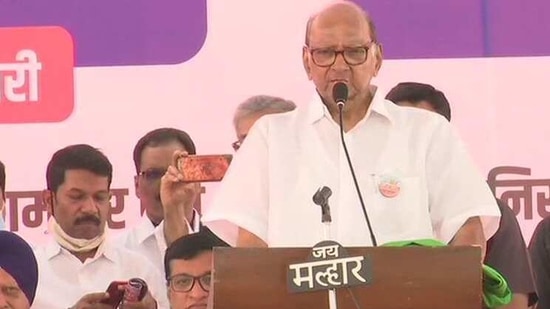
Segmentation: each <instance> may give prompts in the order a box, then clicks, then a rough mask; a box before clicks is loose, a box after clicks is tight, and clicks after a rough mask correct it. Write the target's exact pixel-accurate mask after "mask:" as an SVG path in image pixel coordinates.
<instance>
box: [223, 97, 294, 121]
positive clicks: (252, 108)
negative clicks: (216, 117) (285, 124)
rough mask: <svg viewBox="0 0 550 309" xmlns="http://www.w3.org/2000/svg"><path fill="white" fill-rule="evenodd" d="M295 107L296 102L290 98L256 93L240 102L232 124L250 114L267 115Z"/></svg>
mask: <svg viewBox="0 0 550 309" xmlns="http://www.w3.org/2000/svg"><path fill="white" fill-rule="evenodd" d="M295 108H296V104H294V102H292V101H290V100H286V99H283V98H280V97H274V96H269V95H256V96H253V97H250V98H248V99H246V101H244V102H243V103H241V104H240V105H239V106H238V107H237V110H235V115H234V116H233V125H234V126H237V122H239V120H241V119H242V118H245V117H248V116H251V115H267V114H278V113H285V112H290V111H292V110H294V109H295Z"/></svg>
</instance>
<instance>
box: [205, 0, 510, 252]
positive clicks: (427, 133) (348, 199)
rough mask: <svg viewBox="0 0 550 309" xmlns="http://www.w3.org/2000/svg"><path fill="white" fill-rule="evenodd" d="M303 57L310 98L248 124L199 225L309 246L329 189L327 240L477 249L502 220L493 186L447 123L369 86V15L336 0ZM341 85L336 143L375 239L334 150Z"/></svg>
mask: <svg viewBox="0 0 550 309" xmlns="http://www.w3.org/2000/svg"><path fill="white" fill-rule="evenodd" d="M303 64H304V68H305V70H306V73H307V76H308V78H309V79H310V80H312V81H313V83H314V84H315V87H316V90H317V93H318V94H317V95H316V96H315V98H314V99H313V101H312V102H311V104H309V105H308V106H305V107H304V108H301V107H299V108H298V109H296V110H295V111H292V112H289V113H285V114H278V115H267V116H264V117H262V118H261V119H259V120H258V121H257V122H256V124H255V125H254V126H253V127H252V129H251V131H250V132H249V134H248V136H247V138H246V140H245V142H244V143H243V145H242V146H241V148H240V150H239V153H238V155H237V156H236V157H235V159H234V160H233V162H232V164H231V166H230V168H229V170H228V172H227V174H226V176H225V178H224V180H223V182H222V184H221V186H220V188H219V190H218V194H217V195H216V196H215V198H214V200H213V202H212V204H211V205H209V206H210V207H209V208H208V212H207V213H205V214H204V217H203V223H204V224H205V225H207V226H208V227H209V228H211V230H212V231H213V232H215V233H216V234H218V236H220V237H221V238H222V239H224V240H225V241H226V242H228V243H230V244H231V245H237V246H260V247H262V246H271V247H278V246H284V247H291V246H306V247H309V246H313V245H314V244H315V243H317V242H319V241H320V240H322V239H324V225H323V224H322V223H321V209H320V207H319V206H316V205H314V204H313V202H312V196H313V194H314V193H315V192H316V191H317V190H318V188H320V187H322V186H327V187H329V188H331V189H332V192H333V193H332V197H331V198H330V206H331V208H332V211H331V212H332V227H331V234H330V235H329V237H330V238H332V239H334V240H336V241H338V242H340V243H341V244H342V245H344V246H370V245H373V244H374V243H373V241H372V240H371V239H372V238H374V240H375V241H376V242H377V243H378V244H383V243H386V242H390V241H394V240H406V239H419V238H436V239H439V240H441V241H443V242H445V243H450V244H453V245H477V246H482V247H484V246H485V239H486V237H490V236H491V235H492V234H493V233H494V232H495V230H496V229H497V227H498V220H499V215H500V214H499V210H498V207H497V205H496V203H495V201H494V199H493V197H492V195H491V192H490V190H489V188H488V187H487V185H486V183H485V181H484V180H483V178H482V176H481V175H480V174H479V172H478V171H477V170H476V168H475V167H474V164H473V162H472V161H471V159H470V157H469V156H468V155H467V153H466V150H465V149H464V146H463V144H462V142H461V141H460V140H459V138H458V137H457V136H456V134H455V132H454V131H453V130H452V128H451V127H450V125H449V123H447V122H446V121H444V120H443V119H441V117H439V116H437V115H433V114H432V113H429V112H426V111H420V110H410V109H404V108H401V107H398V106H395V105H394V104H392V103H390V102H389V101H385V100H384V98H383V95H382V94H380V93H378V92H377V91H376V87H375V86H373V85H371V79H372V78H373V77H374V76H376V74H377V73H378V71H379V69H380V66H381V64H382V50H381V47H380V45H379V43H378V42H377V39H376V33H375V28H374V24H373V22H372V20H371V19H370V17H369V16H368V15H367V13H366V12H364V11H363V10H362V9H361V8H360V7H359V6H358V5H356V4H354V3H353V2H349V1H338V2H336V3H334V4H331V5H330V6H328V7H327V8H325V9H324V10H322V11H321V12H320V13H318V14H316V15H314V16H313V17H312V18H310V20H309V21H308V25H307V29H306V42H305V46H304V47H303ZM340 82H341V83H345V84H346V85H347V88H348V89H349V96H348V99H347V102H346V103H345V106H344V107H343V131H344V132H345V133H344V139H345V141H346V145H347V149H348V150H349V157H350V159H351V161H352V163H353V167H354V170H355V172H356V174H357V183H358V187H359V189H360V191H361V193H362V196H363V200H364V206H365V212H366V213H367V215H368V218H369V219H370V222H371V224H372V231H373V234H374V237H371V236H370V231H369V229H368V228H367V224H366V221H367V220H366V216H365V215H364V212H363V208H362V205H361V203H360V202H359V199H358V193H357V191H356V188H355V186H354V179H353V177H352V175H351V172H350V169H349V166H348V161H347V159H346V157H347V156H346V153H345V151H344V148H343V147H342V146H341V140H340V126H339V109H338V107H337V104H336V102H335V100H334V99H333V97H332V91H333V87H334V85H335V84H336V83H340ZM243 191H244V192H243Z"/></svg>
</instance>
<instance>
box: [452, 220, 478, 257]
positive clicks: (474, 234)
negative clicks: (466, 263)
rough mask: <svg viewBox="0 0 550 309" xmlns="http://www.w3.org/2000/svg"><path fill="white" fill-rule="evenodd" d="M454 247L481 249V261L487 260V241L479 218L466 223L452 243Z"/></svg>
mask: <svg viewBox="0 0 550 309" xmlns="http://www.w3.org/2000/svg"><path fill="white" fill-rule="evenodd" d="M451 245H452V246H477V247H481V261H482V262H483V261H484V260H485V248H486V239H485V235H484V234H483V225H482V224H481V219H479V217H471V218H468V220H466V222H464V224H463V225H462V226H461V227H460V229H459V230H458V232H456V234H455V237H454V238H453V240H452V241H451Z"/></svg>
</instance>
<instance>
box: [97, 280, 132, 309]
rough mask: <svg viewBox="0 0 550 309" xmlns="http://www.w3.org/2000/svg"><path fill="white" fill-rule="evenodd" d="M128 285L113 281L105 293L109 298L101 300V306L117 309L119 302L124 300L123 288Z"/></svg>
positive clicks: (123, 282)
mask: <svg viewBox="0 0 550 309" xmlns="http://www.w3.org/2000/svg"><path fill="white" fill-rule="evenodd" d="M127 284H128V282H127V281H113V282H111V284H109V287H108V288H107V293H109V298H107V299H105V300H102V301H101V303H102V304H106V305H109V306H112V307H113V309H116V308H118V305H119V304H120V302H122V299H123V298H124V287H125V286H126V285H127Z"/></svg>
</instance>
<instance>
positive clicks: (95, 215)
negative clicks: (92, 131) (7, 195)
mask: <svg viewBox="0 0 550 309" xmlns="http://www.w3.org/2000/svg"><path fill="white" fill-rule="evenodd" d="M112 174H113V167H112V165H111V163H110V162H109V160H108V159H107V157H106V156H105V155H104V154H103V153H101V152H100V151H99V150H97V149H95V148H93V147H91V146H89V145H72V146H68V147H65V148H63V149H60V150H58V151H57V152H56V153H55V154H54V155H53V156H52V158H51V160H50V162H49V163H48V167H47V171H46V180H47V190H44V193H43V200H44V203H45V204H46V208H47V211H48V213H49V214H50V215H51V219H50V226H49V232H50V235H51V236H52V238H53V239H52V241H51V242H50V243H48V244H47V245H45V246H43V247H38V248H37V249H36V251H35V254H36V259H37V261H38V269H39V272H40V278H39V282H38V289H37V294H36V300H35V302H34V305H33V308H36V309H60V308H71V309H81V308H98V309H100V308H105V309H107V308H112V306H110V307H109V306H108V305H106V304H103V302H105V301H107V299H108V298H109V296H112V295H108V294H107V293H105V291H106V289H107V287H108V286H109V285H110V283H111V282H112V281H127V280H129V279H132V278H141V279H143V280H144V281H145V282H146V283H147V285H148V288H149V289H148V292H147V294H146V295H145V297H144V298H143V299H142V300H141V301H139V302H126V303H125V304H124V307H125V308H126V309H128V308H141V309H162V308H168V300H167V299H166V294H165V291H166V290H165V286H164V284H163V282H162V277H161V275H160V272H159V271H158V270H157V269H156V268H155V267H154V266H153V265H152V264H151V263H150V262H149V261H148V260H147V258H146V257H144V256H142V255H140V254H137V253H135V252H132V251H129V250H127V249H124V248H122V247H120V246H116V245H115V244H113V243H112V240H111V239H109V237H108V236H107V234H108V227H107V219H108V218H109V217H110V210H111V204H110V200H111V193H110V186H111V180H112V176H113V175H112ZM149 291H150V293H149Z"/></svg>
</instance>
